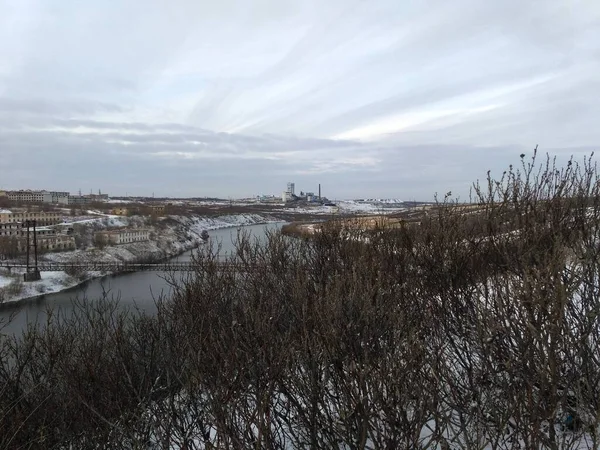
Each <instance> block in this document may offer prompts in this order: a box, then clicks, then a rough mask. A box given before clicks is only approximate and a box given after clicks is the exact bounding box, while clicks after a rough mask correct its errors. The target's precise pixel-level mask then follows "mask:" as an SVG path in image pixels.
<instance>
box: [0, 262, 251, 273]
mask: <svg viewBox="0 0 600 450" xmlns="http://www.w3.org/2000/svg"><path fill="white" fill-rule="evenodd" d="M216 266H217V268H218V269H219V270H221V271H223V270H232V271H242V270H244V271H245V270H248V267H247V266H244V265H242V264H240V263H233V262H231V261H219V262H218V263H217V265H216ZM0 268H2V269H8V270H13V269H16V270H19V271H21V270H24V271H26V272H30V271H31V272H36V271H37V272H59V271H85V272H138V271H144V270H146V271H157V272H193V271H195V270H198V269H200V268H201V266H200V265H199V264H198V263H195V262H193V261H182V262H151V263H139V262H77V263H74V262H38V264H37V265H36V264H31V263H30V264H26V263H11V262H5V261H2V262H0Z"/></svg>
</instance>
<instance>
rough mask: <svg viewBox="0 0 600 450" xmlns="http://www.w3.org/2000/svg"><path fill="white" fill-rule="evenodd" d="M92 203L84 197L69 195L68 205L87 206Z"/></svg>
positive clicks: (88, 198)
mask: <svg viewBox="0 0 600 450" xmlns="http://www.w3.org/2000/svg"><path fill="white" fill-rule="evenodd" d="M91 202H92V199H91V198H90V197H88V196H85V195H69V197H68V204H69V205H88V204H89V203H91Z"/></svg>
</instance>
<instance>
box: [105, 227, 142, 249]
mask: <svg viewBox="0 0 600 450" xmlns="http://www.w3.org/2000/svg"><path fill="white" fill-rule="evenodd" d="M96 236H102V237H104V239H105V240H106V243H107V244H114V245H119V244H130V243H132V242H144V241H147V240H149V239H150V230H147V229H145V228H123V229H121V230H112V231H99V232H97V233H96Z"/></svg>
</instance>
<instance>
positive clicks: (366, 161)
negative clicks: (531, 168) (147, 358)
mask: <svg viewBox="0 0 600 450" xmlns="http://www.w3.org/2000/svg"><path fill="white" fill-rule="evenodd" d="M599 124H600V2H599V1H598V0H582V1H577V0H527V1H523V0H504V1H482V0H454V1H451V2H449V1H447V0H440V1H435V0H432V1H427V0H425V1H413V0H374V1H366V0H361V1H354V0H302V1H298V0H272V1H271V0H251V1H250V0H242V1H233V0H219V1H214V0H170V1H167V0H120V1H116V0H93V1H92V0H0V187H2V188H5V189H11V188H12V189H16V188H46V189H60V190H69V191H73V192H75V191H77V190H78V189H79V188H81V189H82V190H83V191H84V192H89V190H90V189H94V190H95V191H97V190H98V189H99V188H100V189H102V190H103V191H105V192H108V193H110V194H114V195H124V194H125V193H128V194H130V195H132V194H133V195H151V194H152V192H154V193H155V195H157V196H159V195H160V196H221V197H229V196H232V197H239V196H248V195H253V194H261V193H263V194H266V193H280V192H281V191H283V190H284V189H285V183H286V182H287V181H295V183H296V186H297V190H301V189H302V190H309V191H310V190H316V189H317V183H319V182H320V183H321V184H322V186H323V192H324V194H327V195H328V196H329V197H330V198H360V197H394V198H402V199H406V200H409V199H423V200H425V199H431V198H432V197H433V195H434V193H435V192H438V193H441V194H443V193H445V192H447V191H452V192H453V193H454V194H455V195H460V196H461V197H462V198H465V196H467V195H468V188H469V186H470V184H471V182H473V181H475V180H476V179H477V178H483V177H484V176H485V173H486V171H487V170H488V169H491V170H492V172H493V173H499V174H500V173H502V171H503V170H504V169H505V168H506V167H507V166H508V164H510V163H518V162H519V154H520V153H523V152H524V153H527V154H530V153H531V150H532V149H533V148H534V147H535V145H536V144H539V146H540V150H541V151H542V152H549V153H550V154H552V155H558V157H559V158H565V157H567V156H568V155H571V154H575V155H576V156H577V157H581V156H582V155H583V154H586V153H589V152H591V151H592V150H598V149H599V146H598V144H599V143H600V125H599Z"/></svg>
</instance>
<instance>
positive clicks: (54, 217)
mask: <svg viewBox="0 0 600 450" xmlns="http://www.w3.org/2000/svg"><path fill="white" fill-rule="evenodd" d="M26 220H35V221H36V225H39V226H47V225H56V224H57V223H61V222H62V218H61V215H60V214H59V213H58V212H56V211H29V210H21V209H19V210H16V209H12V210H7V209H1V210H0V223H23V222H25V221H26Z"/></svg>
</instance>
